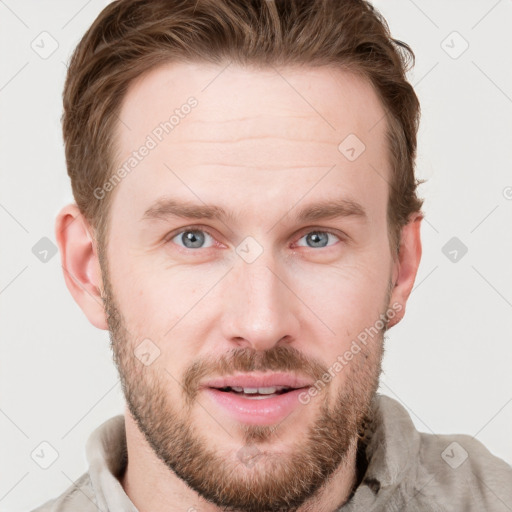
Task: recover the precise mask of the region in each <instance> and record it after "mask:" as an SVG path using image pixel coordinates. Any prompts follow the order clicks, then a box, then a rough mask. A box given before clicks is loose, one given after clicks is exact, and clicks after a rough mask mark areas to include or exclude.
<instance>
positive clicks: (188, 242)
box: [168, 229, 213, 249]
mask: <svg viewBox="0 0 512 512" xmlns="http://www.w3.org/2000/svg"><path fill="white" fill-rule="evenodd" d="M208 239H210V240H211V241H213V237H212V236H211V235H210V234H209V233H208V232H207V231H204V230H202V229H184V230H181V231H180V232H179V233H177V234H176V235H174V236H172V237H171V238H169V239H168V241H169V242H171V241H172V242H174V243H175V244H177V245H180V246H181V247H184V248H185V249H207V248H208V247H212V245H213V244H212V245H209V246H206V247H205V246H204V243H205V241H207V240H208Z"/></svg>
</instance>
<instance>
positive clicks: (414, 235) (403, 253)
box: [388, 213, 423, 328]
mask: <svg viewBox="0 0 512 512" xmlns="http://www.w3.org/2000/svg"><path fill="white" fill-rule="evenodd" d="M422 220H423V215H422V214H421V213H416V214H414V215H413V216H412V217H411V219H410V220H409V223H408V224H406V225H405V226H404V227H403V228H402V233H401V238H400V251H399V253H398V257H397V258H396V260H395V262H394V263H393V283H394V287H393V290H392V293H391V300H390V304H395V303H398V304H400V305H401V306H402V309H401V310H400V312H399V314H397V315H395V316H394V317H393V318H392V319H390V320H389V323H388V328H389V327H393V325H396V324H397V323H398V322H399V321H400V320H401V319H402V318H403V316H404V315H405V305H406V303H407V299H408V298H409V295H410V294H411V291H412V288H413V286H414V281H415V279H416V273H417V272H418V267H419V265H420V260H421V236H420V226H421V221H422Z"/></svg>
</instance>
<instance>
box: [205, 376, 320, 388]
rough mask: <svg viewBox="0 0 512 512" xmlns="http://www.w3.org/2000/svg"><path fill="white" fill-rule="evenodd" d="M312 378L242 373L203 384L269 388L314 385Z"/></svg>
mask: <svg viewBox="0 0 512 512" xmlns="http://www.w3.org/2000/svg"><path fill="white" fill-rule="evenodd" d="M312 385H313V384H312V382H311V380H310V379H307V378H305V377H300V376H298V375H293V374H290V373H240V374H236V375H229V376H225V377H217V378H214V379H210V380H208V381H205V382H203V383H202V384H201V386H202V387H204V388H225V387H233V386H236V387H241V388H268V387H274V386H283V387H288V388H304V387H308V386H312Z"/></svg>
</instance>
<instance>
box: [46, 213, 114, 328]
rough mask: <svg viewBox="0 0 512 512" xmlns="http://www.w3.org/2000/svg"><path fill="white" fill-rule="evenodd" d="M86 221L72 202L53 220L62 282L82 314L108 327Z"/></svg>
mask: <svg viewBox="0 0 512 512" xmlns="http://www.w3.org/2000/svg"><path fill="white" fill-rule="evenodd" d="M91 232H92V229H91V227H90V224H89V223H88V222H87V221H86V220H85V218H84V217H83V215H82V214H81V213H80V210H79V209H78V206H77V205H76V204H69V205H67V206H65V207H64V208H62V210H61V211H60V212H59V214H58V216H57V219H56V222H55V237H56V239H57V244H58V246H59V250H60V255H61V264H62V268H63V272H64V280H65V281H66V286H67V287H68V290H69V291H70V292H71V295H72V296H73V298H74V299H75V302H76V303H77V304H78V305H79V306H80V308H81V309H82V311H83V312H84V313H85V316H86V317H87V318H88V319H89V321H90V322H91V323H92V324H93V325H94V326H95V327H98V329H105V330H107V329H108V324H107V318H106V315H105V310H104V307H103V301H102V299H101V294H102V289H103V283H102V279H101V268H100V265H99V260H98V255H97V251H96V243H95V241H94V240H93V236H92V235H91Z"/></svg>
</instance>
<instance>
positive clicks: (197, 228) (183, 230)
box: [164, 226, 345, 252]
mask: <svg viewBox="0 0 512 512" xmlns="http://www.w3.org/2000/svg"><path fill="white" fill-rule="evenodd" d="M306 229H307V231H303V232H301V235H300V236H299V238H298V239H297V241H299V240H301V239H302V238H304V237H305V236H306V235H309V234H311V233H328V234H330V235H332V236H335V237H336V238H338V239H339V241H343V240H345V238H344V236H342V235H341V234H339V233H336V232H334V231H332V230H329V229H325V228H313V229H310V228H306ZM187 231H201V232H203V233H206V234H208V235H209V236H210V237H211V238H212V239H213V240H214V241H216V238H215V236H214V235H213V234H212V233H211V231H210V230H209V229H207V228H205V227H202V226H185V227H183V228H181V229H180V230H179V231H174V232H172V233H170V234H169V235H167V236H166V237H165V240H164V243H165V244H167V243H170V242H172V240H173V238H176V237H177V236H178V235H181V234H183V233H186V232H187ZM335 245H337V244H332V245H329V246H327V247H320V249H329V248H331V247H334V246H335ZM178 247H179V249H180V250H183V251H187V252H189V251H192V252H197V251H199V250H201V249H203V248H201V247H200V248H198V249H189V248H187V247H182V246H180V245H178ZM299 247H304V246H299ZM212 248H213V247H206V249H212ZM306 248H308V247H306ZM309 249H315V248H314V247H309Z"/></svg>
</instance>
